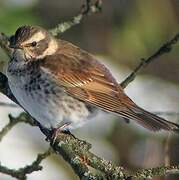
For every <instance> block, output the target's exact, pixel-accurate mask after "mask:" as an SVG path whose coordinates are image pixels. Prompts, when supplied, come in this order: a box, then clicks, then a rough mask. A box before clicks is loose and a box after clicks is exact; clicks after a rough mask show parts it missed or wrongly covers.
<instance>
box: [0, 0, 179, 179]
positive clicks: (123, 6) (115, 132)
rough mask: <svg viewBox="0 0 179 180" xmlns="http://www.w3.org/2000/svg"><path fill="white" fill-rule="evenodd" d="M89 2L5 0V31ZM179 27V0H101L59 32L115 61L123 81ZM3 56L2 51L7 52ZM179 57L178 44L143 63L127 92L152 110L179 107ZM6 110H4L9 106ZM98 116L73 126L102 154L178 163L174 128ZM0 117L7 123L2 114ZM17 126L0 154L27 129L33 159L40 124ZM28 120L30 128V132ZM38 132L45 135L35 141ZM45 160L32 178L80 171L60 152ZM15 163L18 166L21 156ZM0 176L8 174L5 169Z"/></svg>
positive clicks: (0, 15)
mask: <svg viewBox="0 0 179 180" xmlns="http://www.w3.org/2000/svg"><path fill="white" fill-rule="evenodd" d="M84 2H85V1H84V0H73V1H69V0H51V1H44V0H1V1H0V32H4V33H6V34H8V35H11V34H13V33H14V32H15V30H16V29H17V28H18V27H19V26H22V25H28V24H30V25H31V24H33V25H41V26H43V27H45V28H53V27H55V26H56V25H57V24H58V23H60V22H63V21H66V20H69V19H70V18H71V17H73V16H74V15H76V14H77V13H78V12H79V10H80V7H81V5H82V4H83V3H84ZM176 33H179V0H157V1H156V0H110V1H109V0H103V10H102V13H98V14H95V15H92V16H89V17H88V18H85V19H84V20H83V21H82V23H81V24H80V25H77V26H75V27H73V28H71V29H70V30H68V31H66V32H65V33H64V34H63V35H61V36H60V37H59V38H63V39H65V40H68V41H70V42H72V43H74V44H76V45H78V46H80V47H81V48H83V49H85V50H87V51H89V52H91V53H93V54H95V55H96V56H97V57H98V58H99V59H100V60H101V61H104V63H106V64H107V65H108V66H109V67H110V68H111V69H112V72H113V73H114V74H115V75H116V77H117V78H118V79H119V81H122V80H123V79H124V78H125V77H126V76H127V75H128V74H129V73H130V72H131V71H132V69H134V68H135V66H136V65H137V64H138V63H139V62H140V59H141V58H146V57H148V56H150V55H151V54H152V53H154V52H155V51H156V50H157V49H158V48H159V47H160V46H161V45H162V44H163V43H164V42H166V41H167V40H169V39H171V38H172V37H173V36H174V35H175V34H176ZM0 57H1V59H2V60H3V59H4V56H3V55H2V53H1V54H0ZM178 58H179V45H178V44H177V45H176V46H175V47H174V48H173V50H172V52H170V53H169V54H166V55H164V56H162V57H160V58H158V59H157V60H156V61H155V62H153V63H151V64H150V65H149V66H148V67H147V68H146V69H144V70H143V71H142V72H141V73H140V75H139V76H138V77H137V78H136V80H135V81H134V82H132V84H131V85H129V86H128V87H127V89H126V91H127V94H128V95H129V96H130V97H131V98H132V99H134V101H135V102H137V103H138V104H139V105H141V106H142V107H144V108H146V109H148V110H150V111H152V112H158V111H160V112H179V106H178V105H179V86H178V85H179V60H178ZM3 98H4V97H3ZM3 98H2V99H3ZM3 100H4V99H3ZM0 108H1V109H3V107H0ZM13 111H14V112H15V111H16V110H13ZM17 111H19V110H17ZM2 112H3V113H5V111H4V110H3V111H2ZM9 112H11V109H7V108H6V113H7V114H8V113H9ZM163 116H164V117H165V118H166V119H168V120H171V121H176V122H177V121H178V118H179V117H178V116H177V115H175V116H171V115H170V116H169V115H168V116H166V115H163ZM3 117H5V115H4V116H3ZM98 119H99V120H93V121H92V122H91V123H89V124H88V125H86V127H84V129H83V128H82V129H80V130H78V129H77V130H75V132H74V133H76V134H77V136H78V137H79V138H82V139H88V141H89V142H91V143H92V144H93V151H94V152H97V153H98V155H99V156H101V157H105V158H106V159H109V160H113V161H115V163H116V164H117V165H121V166H124V167H125V168H127V169H128V170H130V171H136V170H137V169H139V168H150V167H156V166H160V165H164V164H165V165H169V164H172V165H176V164H179V137H177V136H174V135H173V134H172V135H170V137H168V133H158V134H154V133H150V132H148V131H146V130H144V129H143V128H141V127H138V126H135V125H134V124H133V123H130V124H129V125H128V124H126V123H123V122H122V121H119V120H118V119H119V118H117V117H114V116H110V117H109V118H108V119H105V118H104V117H103V116H102V119H101V117H100V118H98ZM1 121H3V119H1ZM104 122H105V123H104ZM178 122H179V121H178ZM96 123H97V127H96ZM94 124H95V125H94ZM104 124H105V125H104ZM1 125H2V126H3V125H4V122H1ZM18 128H19V129H18V130H17V131H18V133H19V132H20V133H19V134H18V133H16V131H14V132H13V133H14V134H11V135H9V136H8V138H9V139H10V140H9V141H8V143H5V142H4V144H3V145H2V144H1V145H0V154H1V155H0V161H2V159H3V158H2V156H3V157H4V159H3V163H4V164H5V163H6V160H7V158H6V155H7V153H9V154H12V153H13V152H12V151H11V152H9V151H10V150H9V149H8V147H9V146H11V143H13V145H14V141H12V136H13V138H14V136H16V135H17V134H18V135H17V137H18V138H17V142H16V143H17V144H18V140H19V141H24V138H23V140H22V138H21V137H23V136H22V135H25V136H27V139H28V141H30V144H28V145H27V147H29V148H30V149H31V151H30V152H29V153H28V155H27V154H25V148H24V147H23V145H22V144H21V146H22V147H21V149H24V157H25V158H27V156H31V152H32V151H33V153H34V155H33V156H32V159H33V158H34V157H35V154H36V153H37V152H39V150H41V149H45V148H46V146H47V143H46V142H44V137H43V136H42V135H41V133H40V132H39V131H38V130H35V134H36V136H33V135H32V134H34V133H32V132H33V131H34V129H33V128H29V127H24V126H23V125H22V126H20V127H18ZM24 128H27V129H28V132H29V134H28V135H27V133H26V132H27V131H26V132H25V131H24ZM85 128H86V129H85ZM31 136H32V137H31ZM37 136H38V137H39V139H40V143H37V142H38V140H37V138H36V137H37ZM166 142H167V143H166ZM167 147H169V148H168V149H167ZM18 148H19V145H18ZM29 148H28V150H29ZM11 150H12V149H11ZM7 151H8V152H7ZM6 152H7V153H6ZM2 154H3V155H2ZM22 154H23V153H22ZM22 154H19V158H18V160H19V162H22V161H23V158H24V157H23V155H22ZM28 160H29V159H28ZM14 161H16V160H14ZM14 161H12V159H11V161H10V160H8V163H7V164H8V165H12V164H13V163H14ZM25 162H26V161H25ZM27 162H30V160H29V161H27ZM45 163H46V164H45ZM45 163H44V166H45V167H46V166H47V167H48V168H44V170H43V171H42V172H40V173H39V172H38V173H33V175H30V176H29V179H39V178H42V179H43V178H44V179H49V180H50V179H63V180H70V179H74V180H76V179H77V178H76V176H75V175H74V173H73V172H72V171H71V170H70V168H69V166H68V165H67V164H66V163H65V162H64V161H63V160H62V159H59V158H57V157H51V158H49V159H48V160H47V162H45ZM21 166H22V165H21ZM13 167H16V168H17V167H19V166H18V165H17V163H16V164H14V166H13ZM49 167H51V169H52V170H51V171H52V172H53V173H51V174H49V173H48V172H49ZM52 167H53V168H52ZM62 174H63V176H62ZM0 179H11V178H9V177H7V176H3V175H1V174H0ZM155 179H172V180H173V179H179V176H177V175H170V176H166V177H165V178H164V177H160V178H159V177H156V178H155Z"/></svg>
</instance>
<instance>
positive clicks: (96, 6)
mask: <svg viewBox="0 0 179 180" xmlns="http://www.w3.org/2000/svg"><path fill="white" fill-rule="evenodd" d="M101 6H102V0H96V1H95V3H92V0H86V4H84V5H83V6H82V7H81V10H80V13H79V14H78V15H77V16H74V17H73V18H72V20H70V21H67V22H63V23H60V24H58V25H57V26H56V27H55V28H53V29H51V30H49V31H50V32H51V33H52V35H53V36H57V35H59V34H62V33H63V32H65V31H67V30H68V29H71V28H72V27H73V26H75V25H77V24H80V22H81V21H82V20H83V18H84V17H86V16H87V15H90V14H94V13H97V12H99V11H101V9H102V8H101Z"/></svg>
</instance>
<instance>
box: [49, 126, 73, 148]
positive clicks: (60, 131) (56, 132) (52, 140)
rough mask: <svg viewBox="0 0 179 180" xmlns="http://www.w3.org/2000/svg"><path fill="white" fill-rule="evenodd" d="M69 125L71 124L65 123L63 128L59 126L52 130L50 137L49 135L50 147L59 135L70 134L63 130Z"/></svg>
mask: <svg viewBox="0 0 179 180" xmlns="http://www.w3.org/2000/svg"><path fill="white" fill-rule="evenodd" d="M69 124H71V123H66V124H64V125H63V126H60V127H58V128H53V129H52V135H51V138H50V139H49V140H51V144H52V145H54V144H55V141H56V139H57V137H58V134H59V133H64V132H68V133H69V132H70V131H69V130H65V129H66V127H67V126H69ZM47 138H48V137H47Z"/></svg>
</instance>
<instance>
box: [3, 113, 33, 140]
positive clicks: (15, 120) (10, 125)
mask: <svg viewBox="0 0 179 180" xmlns="http://www.w3.org/2000/svg"><path fill="white" fill-rule="evenodd" d="M22 122H23V123H28V124H30V125H31V126H34V125H35V123H34V120H32V119H31V118H27V114H26V113H21V114H20V115H19V116H18V117H17V118H15V117H12V116H11V115H9V123H8V124H7V125H6V126H5V127H4V128H3V129H2V130H1V131H0V142H1V141H2V139H3V137H4V136H5V135H6V134H7V133H8V132H9V131H10V130H11V129H12V128H13V127H14V126H15V125H16V124H18V123H22Z"/></svg>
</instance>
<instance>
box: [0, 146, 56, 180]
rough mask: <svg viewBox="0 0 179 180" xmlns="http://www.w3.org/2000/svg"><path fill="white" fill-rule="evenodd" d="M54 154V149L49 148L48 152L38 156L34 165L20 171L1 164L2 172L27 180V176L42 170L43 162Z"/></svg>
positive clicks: (20, 179)
mask: <svg viewBox="0 0 179 180" xmlns="http://www.w3.org/2000/svg"><path fill="white" fill-rule="evenodd" d="M52 153H53V151H52V149H51V148H49V149H48V150H47V151H46V152H44V153H42V154H38V155H37V158H36V160H35V161H34V162H32V164H30V165H27V166H25V167H23V168H19V169H18V170H14V169H9V168H7V167H5V166H3V165H1V164H0V172H1V173H3V174H7V175H10V176H12V177H14V178H17V179H19V180H25V179H26V178H27V174H31V173H32V172H34V171H40V170H42V166H41V165H40V164H41V162H42V161H43V160H44V159H45V158H47V157H48V156H49V155H51V154H52Z"/></svg>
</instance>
